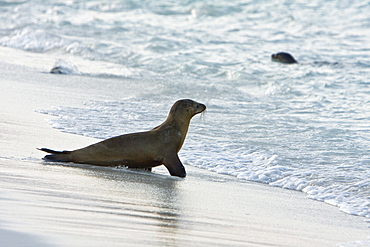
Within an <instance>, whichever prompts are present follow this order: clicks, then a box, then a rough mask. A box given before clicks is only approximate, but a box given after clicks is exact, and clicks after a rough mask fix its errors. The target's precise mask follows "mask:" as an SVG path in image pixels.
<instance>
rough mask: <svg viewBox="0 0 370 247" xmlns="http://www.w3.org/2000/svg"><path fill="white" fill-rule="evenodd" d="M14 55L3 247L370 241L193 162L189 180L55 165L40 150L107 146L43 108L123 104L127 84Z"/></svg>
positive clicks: (0, 198) (4, 120) (0, 114)
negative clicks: (63, 127) (27, 62)
mask: <svg viewBox="0 0 370 247" xmlns="http://www.w3.org/2000/svg"><path fill="white" fill-rule="evenodd" d="M0 51H1V50H0ZM6 57H7V56H5V59H4V56H3V60H0V74H1V75H2V79H1V85H2V90H1V91H0V98H1V108H0V136H1V138H0V140H1V141H0V150H1V153H0V246H292V247H293V246H337V245H338V244H339V243H343V242H353V241H358V240H361V241H365V240H368V236H370V230H369V228H368V226H367V224H366V223H365V222H364V218H361V217H355V216H351V215H348V214H345V213H342V212H340V211H339V210H338V209H337V208H335V207H332V206H330V205H327V204H324V203H321V202H317V201H313V200H309V199H307V198H305V195H304V194H303V193H300V192H296V191H290V190H284V189H280V188H274V187H270V186H267V185H263V184H258V183H250V182H241V181H240V180H238V179H236V178H233V177H231V176H223V175H218V174H215V173H212V172H209V171H205V170H201V169H198V168H194V167H192V166H190V165H186V164H185V166H186V169H187V173H188V176H187V177H186V178H185V179H179V178H173V177H170V176H169V175H168V172H167V171H166V169H164V168H163V167H159V168H156V169H154V172H153V173H149V172H140V171H133V170H127V169H114V168H99V167H93V166H84V165H50V164H46V163H44V162H42V160H41V158H42V157H43V155H44V153H42V152H40V151H38V150H36V148H37V147H49V148H53V149H60V150H63V149H75V148H79V147H82V146H85V145H88V144H91V143H94V142H96V141H98V140H97V139H93V138H87V137H83V136H78V135H71V134H66V133H61V132H60V131H58V130H56V129H52V128H51V126H50V125H49V124H48V123H47V122H46V121H45V118H50V116H46V115H42V114H40V113H37V112H35V110H36V109H50V108H51V107H52V106H81V105H82V103H83V101H85V100H89V99H95V100H97V99H111V98H112V97H117V98H119V97H120V95H118V94H117V95H116V94H115V93H113V92H117V91H118V90H116V89H120V87H122V80H120V79H106V78H91V77H90V78H89V77H81V76H65V75H52V74H48V73H47V72H48V69H47V68H48V67H47V65H45V64H41V65H37V61H38V60H37V59H36V60H35V61H36V62H35V63H36V64H35V66H20V65H16V64H14V63H15V62H14V63H13V62H12V61H9V59H8V60H7V59H6ZM31 60H32V59H31ZM40 62H45V61H40ZM49 65H50V64H49ZM101 85H109V86H110V87H112V93H109V92H106V91H103V92H102V90H100V89H99V87H101ZM135 87H140V83H136V82H135V83H130V81H129V80H127V81H126V85H125V90H130V88H131V89H133V90H134V89H135ZM113 89H114V90H113ZM189 134H190V135H191V133H189ZM185 145H186V143H185ZM180 158H181V152H180ZM4 236H6V237H4ZM24 243H25V244H24Z"/></svg>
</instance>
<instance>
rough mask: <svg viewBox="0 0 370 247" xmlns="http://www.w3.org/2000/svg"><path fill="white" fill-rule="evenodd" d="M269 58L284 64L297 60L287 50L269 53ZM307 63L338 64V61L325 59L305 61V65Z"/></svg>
mask: <svg viewBox="0 0 370 247" xmlns="http://www.w3.org/2000/svg"><path fill="white" fill-rule="evenodd" d="M271 60H272V61H274V62H279V63H286V64H294V63H298V62H297V60H295V58H294V57H293V56H292V55H291V54H289V53H287V52H279V53H276V54H272V55H271ZM303 64H304V63H303ZM307 64H309V65H317V66H322V65H338V64H339V63H337V62H335V63H331V62H326V61H315V62H313V63H306V65H307Z"/></svg>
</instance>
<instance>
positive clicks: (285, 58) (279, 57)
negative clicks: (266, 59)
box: [271, 52, 298, 64]
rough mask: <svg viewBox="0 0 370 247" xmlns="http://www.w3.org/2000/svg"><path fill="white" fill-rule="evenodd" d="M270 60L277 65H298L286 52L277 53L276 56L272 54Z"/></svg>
mask: <svg viewBox="0 0 370 247" xmlns="http://www.w3.org/2000/svg"><path fill="white" fill-rule="evenodd" d="M271 60H272V61H274V62H279V63H288V64H293V63H298V62H297V61H296V60H295V59H294V57H293V56H292V55H290V54H289V53H287V52H279V53H276V54H272V55H271Z"/></svg>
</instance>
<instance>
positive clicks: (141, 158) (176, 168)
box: [39, 99, 206, 177]
mask: <svg viewBox="0 0 370 247" xmlns="http://www.w3.org/2000/svg"><path fill="white" fill-rule="evenodd" d="M205 109H206V106H205V105H203V104H200V103H197V102H195V101H193V100H190V99H183V100H179V101H177V102H176V103H175V104H173V106H172V107H171V110H170V112H169V114H168V117H167V119H166V120H165V121H164V122H163V123H162V124H161V125H159V126H158V127H155V128H154V129H152V130H150V131H146V132H138V133H132V134H126V135H120V136H116V137H112V138H109V139H106V140H104V141H101V142H98V143H95V144H92V145H90V146H87V147H84V148H81V149H77V150H74V151H54V150H50V149H47V148H41V149H39V150H41V151H44V152H47V153H50V154H51V155H46V156H45V157H44V160H46V161H54V162H74V163H83V164H90V165H98V166H118V165H124V166H127V167H129V168H141V169H149V170H150V169H151V168H152V167H155V166H159V165H162V164H163V165H164V166H165V167H166V168H167V169H168V171H169V173H170V174H171V175H172V176H178V177H185V176H186V171H185V168H184V166H183V165H182V163H181V161H180V159H179V157H178V155H177V153H178V152H179V151H180V149H181V147H182V145H183V143H184V140H185V137H186V134H187V132H188V128H189V124H190V120H191V118H192V117H193V116H194V115H196V114H198V113H201V112H203V111H204V110H205Z"/></svg>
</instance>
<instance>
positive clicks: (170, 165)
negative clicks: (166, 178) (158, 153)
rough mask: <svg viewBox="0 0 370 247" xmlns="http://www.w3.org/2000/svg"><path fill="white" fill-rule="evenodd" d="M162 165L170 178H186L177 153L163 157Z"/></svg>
mask: <svg viewBox="0 0 370 247" xmlns="http://www.w3.org/2000/svg"><path fill="white" fill-rule="evenodd" d="M163 165H164V166H165V167H166V168H167V170H168V171H169V173H170V174H171V176H177V177H182V178H184V177H186V171H185V167H184V166H183V165H182V163H181V161H180V159H179V156H178V155H177V153H175V154H174V155H169V156H167V157H165V158H164V159H163Z"/></svg>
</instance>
